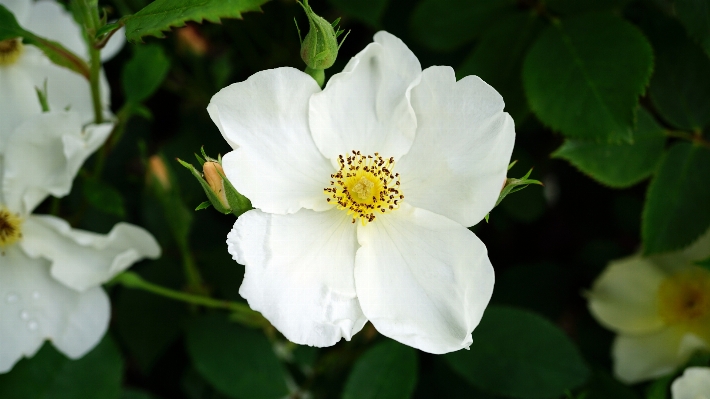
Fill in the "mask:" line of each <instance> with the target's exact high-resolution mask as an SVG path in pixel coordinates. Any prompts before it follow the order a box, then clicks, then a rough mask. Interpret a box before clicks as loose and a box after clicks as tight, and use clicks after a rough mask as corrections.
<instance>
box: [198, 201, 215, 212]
mask: <svg viewBox="0 0 710 399" xmlns="http://www.w3.org/2000/svg"><path fill="white" fill-rule="evenodd" d="M211 206H212V203H211V202H209V201H204V202H202V203H201V204H200V205H197V208H195V210H196V211H201V210H203V209H207V208H209V207H211Z"/></svg>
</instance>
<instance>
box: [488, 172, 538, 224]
mask: <svg viewBox="0 0 710 399" xmlns="http://www.w3.org/2000/svg"><path fill="white" fill-rule="evenodd" d="M516 162H518V161H513V162H511V164H510V165H508V170H510V168H512V167H513V165H515V163H516ZM532 171H533V170H532V168H531V169H530V170H529V171H528V173H526V174H525V176H523V177H521V178H519V179H515V178H511V177H509V178H507V179H505V186H503V190H501V192H500V195H498V201H496V204H495V205H494V206H493V207H494V208H495V207H496V206H498V205H499V204H500V203H501V202H502V201H503V198H505V197H506V196H508V195H510V194H513V193H515V192H518V191H520V190H522V189H524V188H525V187H527V186H529V185H531V184H537V185H540V186H542V185H543V184H542V182H541V181H539V180H534V179H528V177H530V174H531V173H532ZM489 216H490V213H488V214H486V217H485V219H486V223H488V217H489Z"/></svg>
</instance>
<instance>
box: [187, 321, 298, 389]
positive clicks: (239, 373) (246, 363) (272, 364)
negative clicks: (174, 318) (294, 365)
mask: <svg viewBox="0 0 710 399" xmlns="http://www.w3.org/2000/svg"><path fill="white" fill-rule="evenodd" d="M187 351H188V353H189V355H190V357H191V358H192V361H193V362H194V365H195V368H196V369H197V371H198V372H199V373H200V374H201V375H202V376H203V377H204V378H205V379H206V380H207V381H209V382H210V383H211V384H212V385H214V387H215V388H217V389H218V390H219V391H220V392H222V393H224V394H225V395H228V396H230V397H232V398H249V399H277V398H282V397H284V396H286V394H288V389H287V387H286V382H285V381H286V380H285V375H284V370H283V368H282V367H281V365H280V364H279V361H278V359H277V358H276V354H274V351H273V350H272V349H271V345H269V341H268V340H267V339H266V337H264V335H263V334H261V333H260V332H259V331H258V330H251V329H247V328H245V327H241V326H239V325H237V324H230V323H229V322H228V321H227V320H226V319H225V318H224V316H222V315H217V314H214V315H209V316H205V317H202V318H199V319H196V320H193V321H192V322H191V323H190V324H189V326H188V328H187Z"/></svg>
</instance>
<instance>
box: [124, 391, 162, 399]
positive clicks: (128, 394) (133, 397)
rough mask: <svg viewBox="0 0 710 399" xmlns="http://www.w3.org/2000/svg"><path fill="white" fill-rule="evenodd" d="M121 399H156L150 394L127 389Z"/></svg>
mask: <svg viewBox="0 0 710 399" xmlns="http://www.w3.org/2000/svg"><path fill="white" fill-rule="evenodd" d="M121 399H154V398H153V396H151V395H150V394H149V393H147V392H145V391H139V390H136V389H125V390H123V393H122V394H121Z"/></svg>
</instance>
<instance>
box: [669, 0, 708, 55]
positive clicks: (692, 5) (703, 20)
mask: <svg viewBox="0 0 710 399" xmlns="http://www.w3.org/2000/svg"><path fill="white" fill-rule="evenodd" d="M675 10H676V13H677V14H678V18H680V20H681V22H683V25H685V29H686V30H687V31H688V34H690V36H692V37H693V38H695V40H697V41H698V43H700V45H701V46H702V47H703V48H704V49H705V52H706V53H707V54H708V55H710V3H709V2H708V1H707V0H675Z"/></svg>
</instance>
